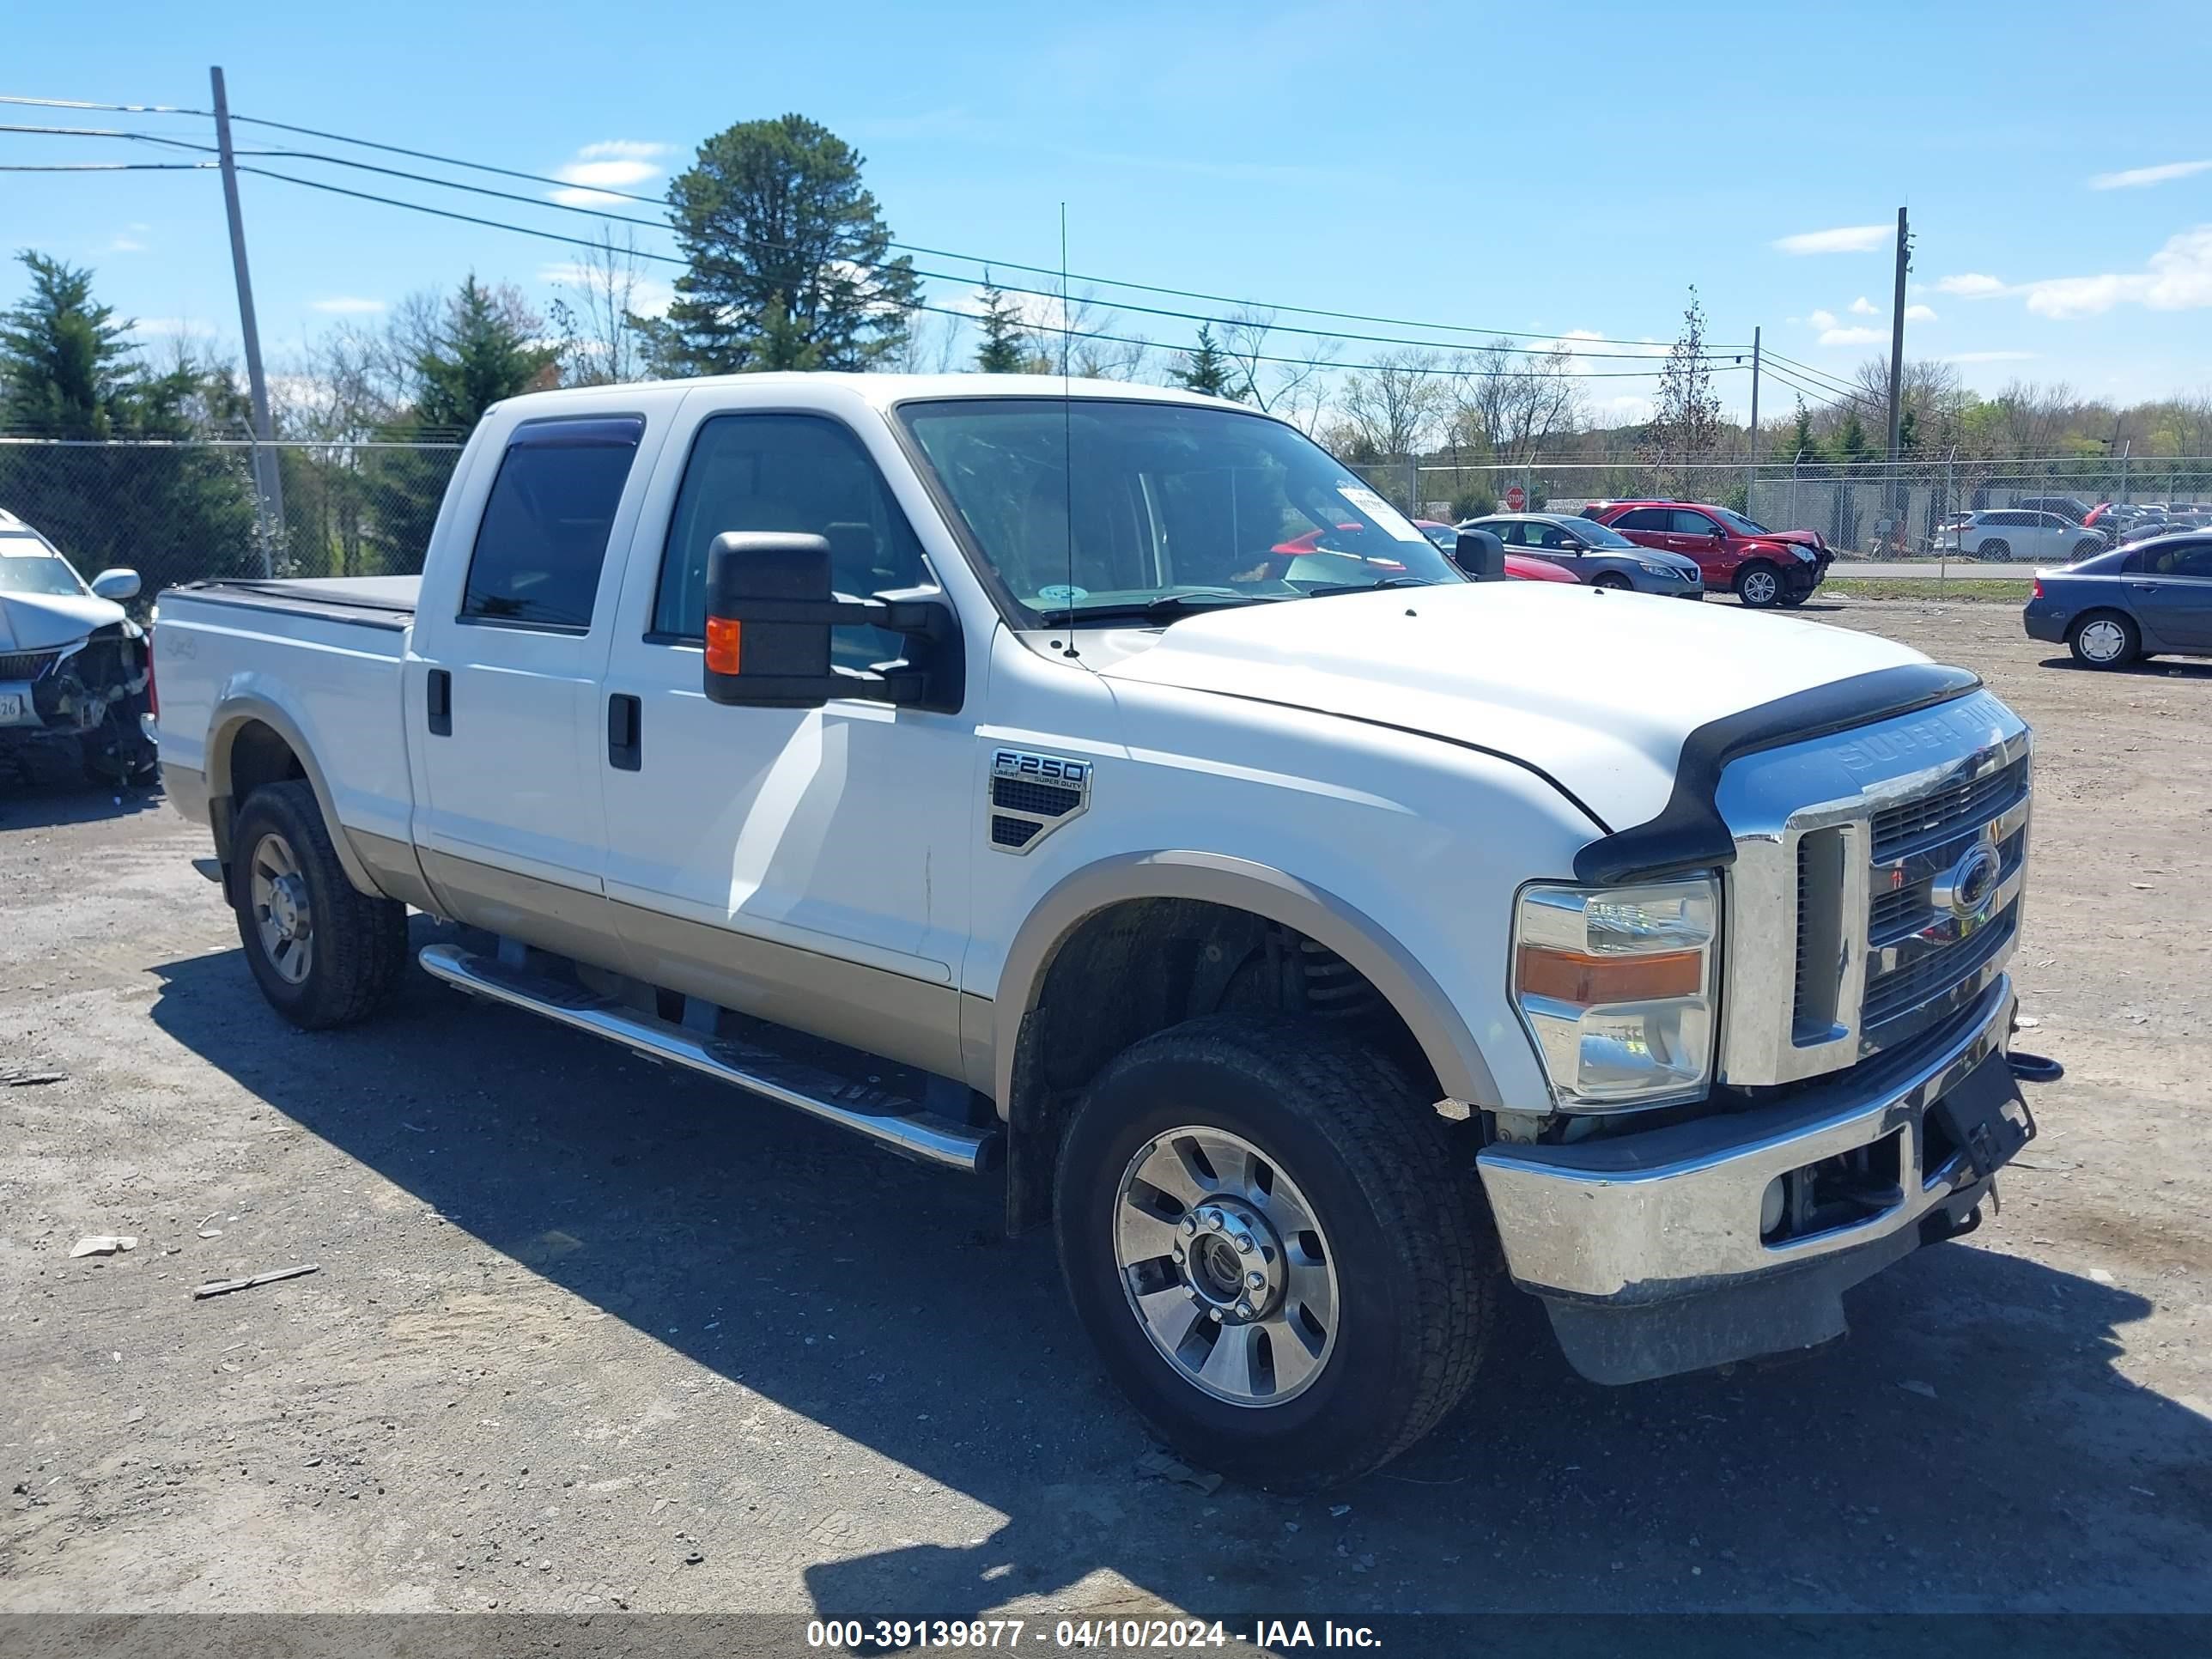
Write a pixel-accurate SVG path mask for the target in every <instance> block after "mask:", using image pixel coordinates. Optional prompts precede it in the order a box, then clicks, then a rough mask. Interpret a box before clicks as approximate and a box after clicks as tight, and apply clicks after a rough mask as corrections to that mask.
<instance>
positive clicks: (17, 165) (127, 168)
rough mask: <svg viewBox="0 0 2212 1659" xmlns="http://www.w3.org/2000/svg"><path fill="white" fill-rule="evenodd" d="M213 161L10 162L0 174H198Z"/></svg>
mask: <svg viewBox="0 0 2212 1659" xmlns="http://www.w3.org/2000/svg"><path fill="white" fill-rule="evenodd" d="M214 165H215V163H214V162H212V161H10V162H4V163H0V173H197V172H199V171H201V170H202V169H203V168H206V167H213V166H214Z"/></svg>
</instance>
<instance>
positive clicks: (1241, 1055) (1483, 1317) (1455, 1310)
mask: <svg viewBox="0 0 2212 1659" xmlns="http://www.w3.org/2000/svg"><path fill="white" fill-rule="evenodd" d="M1055 1211H1056V1215H1055V1219H1054V1225H1055V1227H1056V1230H1057V1231H1058V1234H1059V1241H1060V1263H1061V1268H1062V1271H1063V1273H1065V1275H1066V1285H1067V1290H1068V1294H1069V1297H1071V1299H1072V1300H1073V1303H1074V1304H1075V1309H1076V1312H1077V1314H1078V1316H1079V1317H1080V1318H1081V1320H1082V1322H1083V1324H1084V1326H1085V1329H1086V1330H1087V1331H1088V1332H1089V1334H1090V1335H1091V1340H1093V1341H1094V1342H1095V1343H1096V1344H1097V1346H1098V1350H1099V1352H1100V1355H1101V1357H1102V1358H1103V1360H1104V1363H1105V1365H1106V1369H1107V1370H1108V1371H1109V1373H1110V1374H1111V1375H1112V1376H1113V1377H1114V1380H1115V1382H1116V1383H1118V1384H1120V1386H1121V1389H1122V1390H1123V1392H1124V1393H1126V1394H1127V1395H1128V1396H1129V1398H1130V1400H1131V1401H1133V1403H1134V1404H1135V1405H1136V1407H1138V1409H1139V1411H1140V1412H1142V1413H1144V1414H1145V1416H1146V1418H1148V1419H1151V1421H1152V1424H1153V1425H1154V1426H1155V1427H1157V1428H1158V1430H1159V1431H1160V1432H1161V1434H1162V1435H1163V1436H1164V1437H1165V1438H1166V1439H1167V1440H1168V1441H1169V1442H1170V1443H1171V1444H1172V1445H1174V1446H1175V1448H1176V1449H1177V1451H1179V1452H1180V1453H1181V1454H1182V1455H1183V1456H1184V1457H1185V1458H1187V1459H1188V1460H1189V1461H1190V1462H1193V1463H1194V1464H1196V1465H1198V1466H1199V1467H1200V1468H1212V1469H1218V1470H1219V1471H1221V1472H1222V1473H1224V1474H1231V1475H1233V1476H1235V1477H1237V1479H1240V1480H1247V1481H1250V1482H1252V1483H1254V1484H1255V1485H1258V1486H1267V1487H1270V1488H1273V1489H1275V1490H1278V1491H1284V1490H1302V1489H1310V1488H1313V1487H1317V1486H1327V1485H1328V1484H1330V1483H1332V1482H1334V1481H1339V1480H1348V1479H1350V1478H1351V1477H1352V1476H1354V1475H1358V1474H1364V1473H1365V1472H1366V1471H1367V1470H1369V1469H1371V1468H1375V1467H1376V1466H1377V1465H1378V1464H1381V1463H1383V1462H1388V1461H1389V1459H1390V1458H1392V1457H1394V1456H1395V1455H1397V1454H1398V1453H1400V1452H1401V1451H1403V1450H1404V1449H1406V1448H1407V1447H1408V1446H1410V1445H1412V1444H1413V1443H1414V1442H1415V1441H1416V1440H1418V1439H1419V1438H1420V1437H1421V1436H1423V1435H1424V1434H1426V1433H1427V1432H1428V1431H1430V1430H1431V1428H1433V1427H1434V1426H1435V1425H1437V1422H1438V1421H1440V1420H1441V1419H1443V1416H1444V1414H1445V1413H1447V1412H1448V1411H1449V1410H1450V1409H1451V1407H1453V1405H1454V1404H1455V1403H1456V1402H1457V1401H1459V1399H1460V1398H1461V1396H1462V1395H1464V1394H1465V1393H1466V1391H1467V1389H1468V1386H1469V1384H1470V1383H1472V1382H1473V1380H1474V1371H1475V1367H1476V1366H1477V1364H1479V1363H1480V1359H1481V1357H1482V1352H1483V1346H1484V1339H1485V1335H1486V1332H1487V1330H1488V1328H1489V1323H1490V1319H1491V1316H1492V1307H1493V1304H1494V1302H1495V1300H1496V1297H1497V1295H1498V1286H1499V1285H1500V1284H1501V1283H1502V1279H1503V1272H1502V1267H1501V1266H1500V1257H1499V1251H1498V1243H1497V1239H1496V1236H1495V1233H1494V1231H1492V1227H1491V1225H1490V1222H1489V1219H1488V1216H1487V1214H1486V1211H1485V1210H1484V1208H1483V1206H1482V1204H1481V1202H1480V1192H1479V1188H1478V1187H1477V1184H1476V1179H1475V1176H1474V1170H1473V1167H1472V1159H1471V1156H1470V1155H1469V1152H1468V1149H1464V1148H1455V1147H1454V1146H1453V1145H1452V1144H1451V1142H1450V1141H1449V1139H1448V1138H1447V1136H1446V1134H1445V1133H1444V1127H1443V1122H1442V1121H1441V1120H1440V1119H1438V1118H1437V1115H1436V1114H1435V1112H1434V1110H1433V1109H1431V1106H1430V1105H1429V1103H1428V1102H1427V1101H1426V1099H1425V1097H1423V1095H1422V1094H1421V1092H1420V1091H1419V1090H1416V1089H1415V1088H1413V1086H1412V1085H1410V1084H1409V1083H1408V1082H1407V1080H1406V1079H1405V1077H1404V1075H1403V1074H1402V1073H1400V1072H1399V1071H1398V1069H1397V1068H1396V1066H1395V1065H1393V1064H1392V1063H1391V1062H1390V1061H1389V1060H1386V1059H1384V1058H1383V1056H1381V1055H1380V1054H1376V1052H1374V1051H1372V1050H1370V1049H1369V1048H1364V1047H1363V1046H1360V1045H1358V1044H1356V1043H1352V1042H1346V1041H1345V1040H1343V1039H1341V1038H1339V1037H1336V1036H1331V1035H1327V1034H1322V1033H1316V1031H1315V1030H1313V1028H1312V1027H1311V1025H1310V1024H1294V1023H1291V1022H1288V1021H1281V1020H1270V1019H1255V1018H1243V1017H1231V1016H1209V1017H1207V1018H1201V1019H1196V1020H1192V1021H1189V1022H1188V1023H1186V1024H1182V1025H1179V1026H1176V1027H1175V1028H1174V1029H1172V1030H1168V1031H1164V1032H1162V1033H1160V1034H1158V1036H1152V1037H1148V1038H1146V1039H1145V1040H1144V1041H1143V1042H1139V1043H1137V1044H1136V1045H1134V1046H1133V1047H1132V1048H1129V1049H1127V1051H1126V1052H1124V1053H1123V1054H1121V1055H1120V1056H1119V1057H1118V1058H1117V1059H1115V1060H1114V1061H1112V1062H1111V1063H1110V1064H1109V1066H1107V1068H1106V1069H1105V1071H1104V1072H1103V1073H1101V1074H1100V1076H1099V1077H1098V1078H1097V1080H1096V1081H1095V1082H1094V1083H1093V1084H1092V1085H1091V1088H1090V1090H1089V1091H1088V1092H1087V1093H1086V1095H1085V1098H1084V1101H1083V1103H1082V1105H1081V1106H1080V1107H1079V1109H1078V1110H1077V1112H1076V1115H1075V1117H1074V1119H1073V1121H1072V1122H1071V1123H1070V1124H1069V1126H1068V1130H1067V1135H1066V1140H1065V1142H1064V1143H1063V1144H1062V1146H1061V1149H1060V1167H1059V1178H1058V1187H1057V1192H1056V1196H1055Z"/></svg>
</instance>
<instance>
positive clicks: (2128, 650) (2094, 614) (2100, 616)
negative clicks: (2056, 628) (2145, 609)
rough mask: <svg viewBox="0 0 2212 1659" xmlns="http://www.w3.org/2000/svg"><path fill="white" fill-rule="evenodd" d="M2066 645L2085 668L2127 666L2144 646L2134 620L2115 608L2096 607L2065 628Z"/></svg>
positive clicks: (2076, 660)
mask: <svg viewBox="0 0 2212 1659" xmlns="http://www.w3.org/2000/svg"><path fill="white" fill-rule="evenodd" d="M2066 648H2067V649H2068V650H2069V651H2071V652H2072V653H2074V660H2075V662H2078V663H2080V664H2081V665H2082V666H2083V667H2084V668H2124V667H2125V666H2126V665H2128V664H2130V663H2131V662H2133V661H2134V660H2135V659H2136V656H2137V655H2138V654H2139V653H2141V652H2142V635H2141V634H2140V633H2138V632H2137V631H2136V625H2135V623H2134V622H2133V621H2132V620H2130V618H2128V617H2123V616H2121V615H2120V614H2119V613H2118V611H2091V612H2090V613H2089V614H2088V615H2087V616H2086V617H2080V618H2079V619H2077V620H2076V621H2075V623H2074V626H2073V627H2071V628H2069V629H2067V630H2066Z"/></svg>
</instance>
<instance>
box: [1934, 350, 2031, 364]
mask: <svg viewBox="0 0 2212 1659" xmlns="http://www.w3.org/2000/svg"><path fill="white" fill-rule="evenodd" d="M1943 361H1944V362H1947V363H2027V362H2034V361H2035V353H2033V351H1954V352H1953V353H1952V354H1951V355H1950V356H1948V357H1946V358H1945V359H1944V360H1943Z"/></svg>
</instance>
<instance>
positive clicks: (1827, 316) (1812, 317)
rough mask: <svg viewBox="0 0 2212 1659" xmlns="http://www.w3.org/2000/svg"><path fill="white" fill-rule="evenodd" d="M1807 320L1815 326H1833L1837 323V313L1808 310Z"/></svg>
mask: <svg viewBox="0 0 2212 1659" xmlns="http://www.w3.org/2000/svg"><path fill="white" fill-rule="evenodd" d="M1805 320H1806V321H1807V322H1808V323H1809V324H1810V325H1812V326H1814V328H1833V327H1834V326H1835V325H1836V313H1834V312H1832V311H1814V312H1808V313H1806V317H1805Z"/></svg>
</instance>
